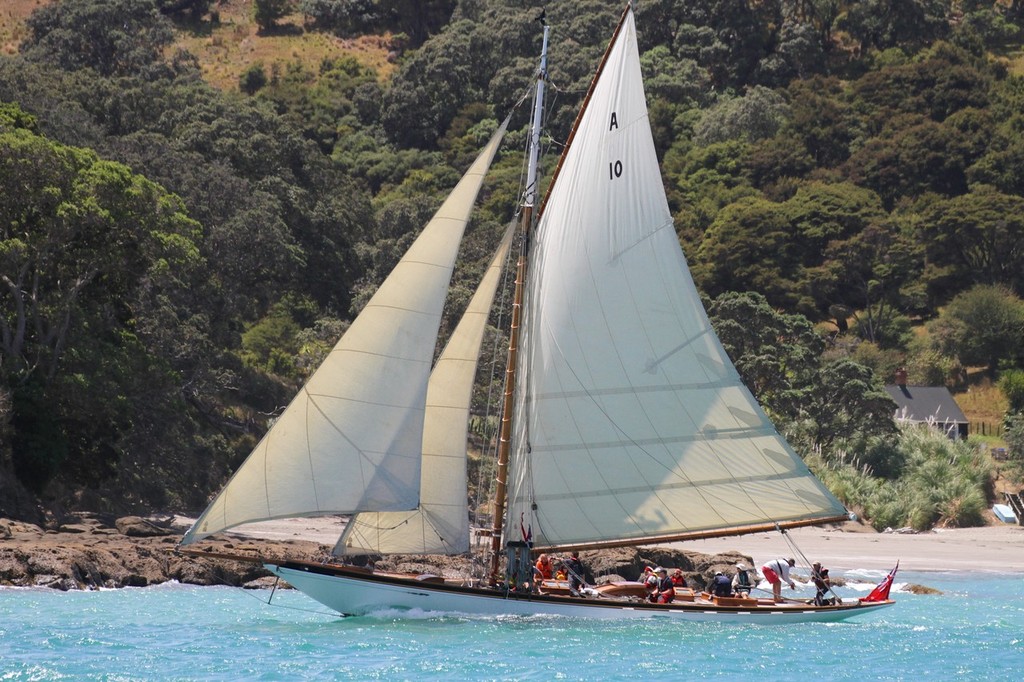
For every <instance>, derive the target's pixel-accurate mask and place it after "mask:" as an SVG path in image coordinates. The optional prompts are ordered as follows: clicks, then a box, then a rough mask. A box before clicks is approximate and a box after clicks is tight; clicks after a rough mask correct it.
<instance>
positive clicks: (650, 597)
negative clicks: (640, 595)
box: [640, 566, 658, 601]
mask: <svg viewBox="0 0 1024 682" xmlns="http://www.w3.org/2000/svg"><path fill="white" fill-rule="evenodd" d="M640 582H642V583H643V584H644V589H645V590H647V601H654V600H655V599H657V596H656V595H657V594H658V576H657V575H656V574H655V572H654V569H653V568H651V567H650V566H644V572H643V575H641V576H640Z"/></svg>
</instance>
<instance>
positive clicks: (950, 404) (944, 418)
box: [885, 368, 969, 439]
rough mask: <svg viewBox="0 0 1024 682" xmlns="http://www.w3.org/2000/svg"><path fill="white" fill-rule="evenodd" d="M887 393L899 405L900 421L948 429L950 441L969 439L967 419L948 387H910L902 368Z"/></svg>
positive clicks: (897, 415) (897, 372)
mask: <svg viewBox="0 0 1024 682" xmlns="http://www.w3.org/2000/svg"><path fill="white" fill-rule="evenodd" d="M885 390H886V392H887V393H888V394H889V395H890V396H891V397H892V399H893V400H894V401H895V402H896V406H897V410H896V418H897V419H899V420H904V421H908V422H910V423H912V424H933V425H935V426H938V427H945V428H946V430H947V432H948V433H949V434H950V437H951V438H964V439H966V438H967V430H968V426H969V423H968V421H967V417H966V416H965V415H964V413H963V410H961V409H960V406H959V405H957V404H956V401H955V400H954V399H953V394H952V393H950V392H949V389H948V388H946V387H945V386H911V385H909V384H908V383H907V372H906V370H904V369H902V368H901V369H899V370H897V371H896V384H895V385H890V386H886V387H885Z"/></svg>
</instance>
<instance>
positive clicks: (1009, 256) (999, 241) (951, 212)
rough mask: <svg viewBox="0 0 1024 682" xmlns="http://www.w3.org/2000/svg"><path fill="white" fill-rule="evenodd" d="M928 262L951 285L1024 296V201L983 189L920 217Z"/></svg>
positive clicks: (940, 203)
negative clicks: (945, 271)
mask: <svg viewBox="0 0 1024 682" xmlns="http://www.w3.org/2000/svg"><path fill="white" fill-rule="evenodd" d="M919 232H920V239H921V240H922V241H923V242H924V243H925V244H926V248H927V254H928V258H929V260H931V261H932V262H933V263H935V264H936V265H937V266H949V267H950V268H951V272H950V273H949V276H950V278H951V279H953V280H955V281H959V282H974V283H978V284H989V285H994V286H1004V287H1007V288H1008V289H1010V290H1011V291H1013V292H1016V293H1017V294H1018V295H1021V294H1024V197H1020V196H1016V195H1012V194H1004V193H1003V192H1000V191H998V190H996V189H995V188H993V187H988V186H980V187H976V188H974V189H973V190H972V191H971V192H968V193H967V194H963V195H960V196H956V197H953V198H950V199H944V200H939V201H934V202H930V203H929V205H927V206H925V207H923V209H922V211H921V222H920V229H919Z"/></svg>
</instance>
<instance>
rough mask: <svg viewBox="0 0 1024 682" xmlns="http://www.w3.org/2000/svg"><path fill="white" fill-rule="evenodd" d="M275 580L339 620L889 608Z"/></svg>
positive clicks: (372, 580) (757, 618) (789, 615)
mask: <svg viewBox="0 0 1024 682" xmlns="http://www.w3.org/2000/svg"><path fill="white" fill-rule="evenodd" d="M265 567H266V568H267V569H268V570H270V571H271V572H272V573H274V575H276V576H278V577H280V578H281V579H282V580H285V581H286V582H288V583H289V584H291V585H292V586H293V587H295V588H296V589H298V590H299V591H301V592H302V593H304V594H306V595H307V596H309V597H311V598H312V599H315V600H316V601H318V602H320V603H321V604H323V605H324V606H326V607H328V608H329V609H331V610H333V611H336V612H338V613H339V614H341V615H351V616H361V615H367V614H374V613H382V612H387V611H392V610H396V609H397V610H399V611H417V612H426V613H458V614H466V615H473V616H508V615H512V616H540V615H550V616H567V617H572V618H600V619H625V618H670V619H675V620H685V621H693V622H717V623H736V624H761V625H779V624H784V623H811V622H818V623H825V622H835V621H841V620H846V619H848V618H851V617H853V616H857V615H860V614H865V613H869V612H870V613H874V612H877V611H878V610H880V609H882V608H885V607H887V606H891V605H892V604H893V602H892V601H883V602H873V603H850V604H843V605H840V606H826V607H813V606H810V605H808V604H804V603H798V602H792V603H783V604H776V605H774V606H759V607H727V606H718V605H715V604H711V603H701V602H677V603H673V604H666V605H661V604H649V603H645V602H639V601H638V602H628V601H621V600H614V599H602V598H572V597H559V596H551V595H537V594H532V595H530V594H516V593H511V594H508V595H506V594H505V593H504V592H503V591H498V590H487V589H479V588H472V587H463V586H457V585H451V584H441V583H426V582H420V581H417V580H415V579H402V578H394V577H391V576H380V575H374V574H372V573H363V572H358V571H356V572H349V571H347V570H346V569H345V568H342V567H337V566H326V565H324V566H321V565H318V564H306V563H300V562H294V563H282V564H280V565H274V564H265Z"/></svg>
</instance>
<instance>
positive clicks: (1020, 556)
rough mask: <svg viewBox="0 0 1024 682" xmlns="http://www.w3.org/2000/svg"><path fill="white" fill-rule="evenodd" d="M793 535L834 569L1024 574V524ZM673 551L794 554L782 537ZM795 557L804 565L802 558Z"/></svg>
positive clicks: (761, 558)
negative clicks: (895, 568) (915, 530)
mask: <svg viewBox="0 0 1024 682" xmlns="http://www.w3.org/2000/svg"><path fill="white" fill-rule="evenodd" d="M789 533H790V535H791V536H792V538H793V541H794V542H795V543H796V546H797V547H798V548H799V550H800V551H801V552H803V554H804V555H805V556H806V557H807V559H808V560H809V561H820V562H822V564H824V565H825V566H828V567H829V568H831V569H832V570H844V571H847V570H853V569H880V570H888V569H890V568H892V567H893V566H894V565H895V564H896V561H897V560H899V562H900V570H901V571H950V570H952V571H996V572H1003V573H1006V572H1013V573H1024V527H1022V526H1013V525H1003V526H982V527H979V528H956V529H938V530H933V531H929V532H925V533H914V534H911V533H899V532H892V533H875V532H871V531H861V532H849V531H845V530H842V529H834V528H798V529H795V530H791V531H789ZM673 547H678V548H680V549H689V550H695V551H698V552H708V553H713V552H724V551H728V550H737V551H739V552H742V553H744V554H747V555H750V556H751V557H753V559H754V562H755V563H757V564H758V565H760V564H762V563H764V562H766V561H769V560H771V559H773V558H776V557H788V556H791V555H792V554H793V552H791V551H790V549H789V545H788V544H787V543H786V541H785V539H784V538H782V537H781V536H780V535H779V534H778V533H759V534H756V535H746V536H740V537H731V538H715V539H712V540H699V541H696V542H686V543H679V544H677V545H673ZM796 559H797V560H798V562H800V557H796ZM800 563H802V562H800Z"/></svg>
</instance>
